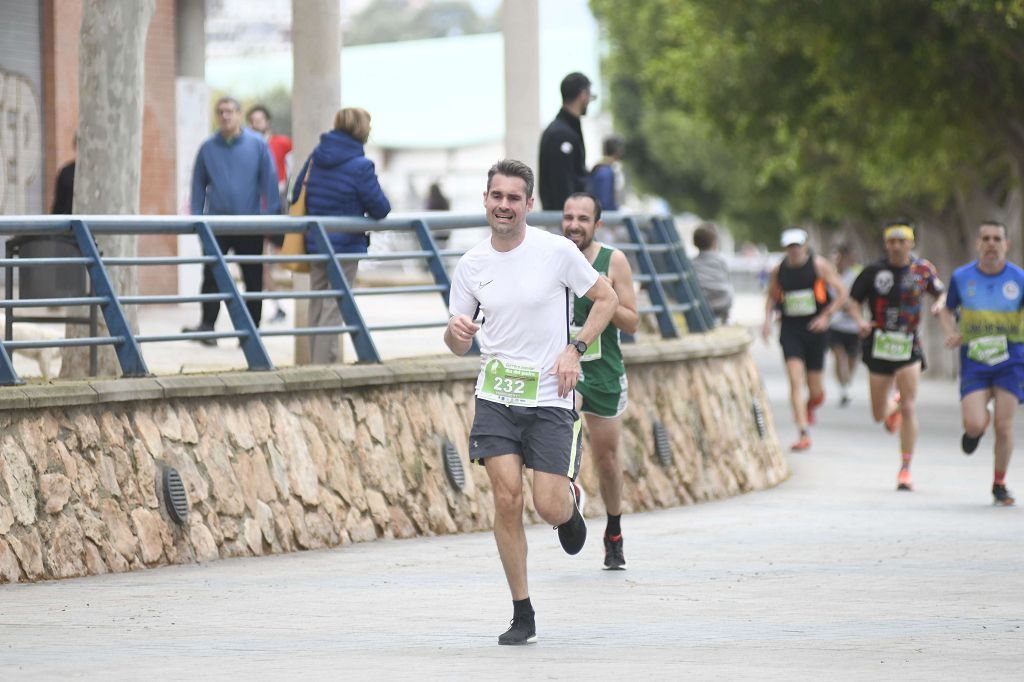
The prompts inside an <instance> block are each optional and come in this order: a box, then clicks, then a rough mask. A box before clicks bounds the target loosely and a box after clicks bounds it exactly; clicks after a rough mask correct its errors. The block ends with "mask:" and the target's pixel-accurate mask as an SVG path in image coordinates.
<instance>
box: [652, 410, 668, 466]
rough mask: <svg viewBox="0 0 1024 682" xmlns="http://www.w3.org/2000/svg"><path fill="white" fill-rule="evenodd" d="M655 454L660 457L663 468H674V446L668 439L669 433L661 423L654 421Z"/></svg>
mask: <svg viewBox="0 0 1024 682" xmlns="http://www.w3.org/2000/svg"><path fill="white" fill-rule="evenodd" d="M654 454H655V455H657V456H658V461H659V462H661V466H663V467H668V466H672V463H673V457H672V444H671V443H670V442H669V439H668V431H666V430H665V425H664V424H662V423H661V422H660V421H658V420H655V421H654Z"/></svg>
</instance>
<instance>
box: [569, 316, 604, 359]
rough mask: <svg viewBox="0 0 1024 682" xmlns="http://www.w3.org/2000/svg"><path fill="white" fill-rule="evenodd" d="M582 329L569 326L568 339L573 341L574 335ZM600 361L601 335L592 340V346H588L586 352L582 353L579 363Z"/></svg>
mask: <svg viewBox="0 0 1024 682" xmlns="http://www.w3.org/2000/svg"><path fill="white" fill-rule="evenodd" d="M582 328H583V327H575V326H572V325H570V326H569V337H570V338H572V339H575V338H576V335H577V334H579V333H580V329H582ZM600 359H601V335H600V334H598V336H597V338H596V339H594V342H593V343H592V344H590V345H589V346H587V352H586V353H584V354H583V357H581V358H580V362H588V361H590V360H600Z"/></svg>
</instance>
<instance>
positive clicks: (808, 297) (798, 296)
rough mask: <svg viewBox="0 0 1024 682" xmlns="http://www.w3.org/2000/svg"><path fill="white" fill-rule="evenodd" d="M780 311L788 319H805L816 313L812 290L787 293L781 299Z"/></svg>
mask: <svg viewBox="0 0 1024 682" xmlns="http://www.w3.org/2000/svg"><path fill="white" fill-rule="evenodd" d="M782 310H783V312H785V313H786V315H787V316H788V317H806V316H808V315H813V314H814V313H816V312H818V303H817V301H815V300H814V290H813V289H797V290H796V291H787V292H786V294H785V297H784V298H783V299H782Z"/></svg>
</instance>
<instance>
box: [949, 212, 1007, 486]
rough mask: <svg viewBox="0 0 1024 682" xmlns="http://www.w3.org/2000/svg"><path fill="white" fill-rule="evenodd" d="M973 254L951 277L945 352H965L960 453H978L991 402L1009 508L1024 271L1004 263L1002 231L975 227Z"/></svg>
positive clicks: (999, 480) (998, 472)
mask: <svg viewBox="0 0 1024 682" xmlns="http://www.w3.org/2000/svg"><path fill="white" fill-rule="evenodd" d="M976 248H977V249H978V260H976V261H974V262H973V263H968V264H967V265H965V266H963V267H962V268H959V269H958V270H957V271H956V272H954V273H953V278H952V280H951V281H950V284H949V294H948V296H947V298H946V306H945V308H944V309H943V311H942V313H941V319H942V325H943V327H945V330H946V346H947V347H949V348H957V347H959V348H960V411H961V413H962V415H963V421H964V435H963V437H962V438H961V441H960V442H961V445H962V447H963V450H964V452H965V453H966V454H968V455H969V454H971V453H973V452H974V451H975V449H977V447H978V442H979V441H980V440H981V436H982V434H984V433H985V429H986V428H988V424H989V421H990V418H989V412H988V403H989V401H993V402H994V404H995V406H994V408H993V409H994V417H995V419H994V421H995V429H994V430H995V436H996V439H995V440H996V442H995V475H994V477H993V482H992V497H993V499H994V503H995V504H996V505H1000V506H1011V505H1013V503H1014V499H1013V496H1012V495H1010V493H1009V492H1008V491H1007V490H1006V469H1007V468H1008V467H1009V464H1010V455H1011V453H1012V452H1013V417H1014V414H1015V413H1016V411H1017V405H1018V404H1019V403H1022V402H1024V312H1022V311H1024V270H1022V269H1021V268H1020V267H1018V266H1016V265H1014V264H1013V263H1010V262H1009V261H1007V260H1006V254H1007V252H1008V251H1009V249H1010V242H1009V240H1008V239H1007V235H1006V226H1005V225H1003V224H1002V223H998V222H994V221H986V222H984V223H982V224H981V225H980V226H978V240H977V242H976ZM957 313H959V315H958V316H959V321H960V324H959V326H957V324H956V319H955V317H954V315H955V314H957Z"/></svg>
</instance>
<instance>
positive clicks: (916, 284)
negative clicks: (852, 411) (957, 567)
mask: <svg viewBox="0 0 1024 682" xmlns="http://www.w3.org/2000/svg"><path fill="white" fill-rule="evenodd" d="M884 234H885V251H886V257H885V258H883V259H881V260H879V261H876V262H874V263H871V264H870V265H867V266H866V267H865V268H864V269H863V270H862V271H861V273H860V274H859V275H858V276H857V279H856V280H854V282H853V286H852V287H851V288H850V298H851V299H852V300H853V301H855V302H856V303H857V304H864V303H867V305H868V308H869V309H870V310H871V321H867V320H865V319H864V317H863V316H862V314H861V306H860V305H851V306H849V312H850V316H851V317H852V318H853V319H854V320H855V321H856V322H857V327H858V328H859V330H860V337H861V339H862V340H863V341H862V352H863V358H864V364H865V365H867V367H868V372H869V383H870V388H871V414H872V416H873V417H874V419H875V421H876V422H883V423H884V424H885V428H886V429H887V430H888V431H889V432H890V433H896V432H897V431H898V432H899V434H900V457H901V459H902V464H901V466H900V472H899V475H898V476H897V482H896V489H897V490H913V489H914V484H913V481H912V479H911V476H910V460H911V459H912V458H913V456H914V446H915V445H916V443H917V413H916V409H915V402H916V400H917V387H918V384H919V383H920V381H921V371H922V370H923V369H924V368H925V359H924V353H923V351H922V350H921V339H920V336H919V334H918V327H919V325H920V323H921V314H922V309H923V304H924V295H925V293H928V294H931V295H932V297H934V298H935V299H936V303H935V305H934V306H933V307H932V312H933V313H936V314H937V313H938V311H939V310H940V309H941V308H942V307H943V306H944V305H945V302H946V294H945V287H944V285H943V284H942V281H941V280H940V279H939V276H938V273H937V272H936V271H935V266H934V265H932V264H931V263H930V262H928V261H926V260H924V259H923V258H917V257H916V256H914V255H913V254H912V253H911V251H912V250H913V248H914V244H915V241H914V228H913V227H912V226H911V225H910V224H908V223H906V222H902V221H901V222H895V223H889V224H887V225H886V226H885V231H884ZM894 386H895V388H896V392H895V393H893V387H894Z"/></svg>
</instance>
